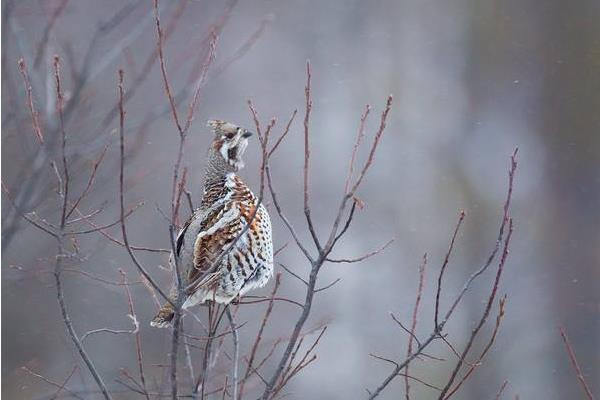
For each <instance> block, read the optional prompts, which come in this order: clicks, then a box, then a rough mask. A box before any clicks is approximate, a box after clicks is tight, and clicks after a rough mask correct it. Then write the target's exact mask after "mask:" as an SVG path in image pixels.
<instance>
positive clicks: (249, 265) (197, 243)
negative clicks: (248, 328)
mask: <svg viewBox="0 0 600 400" xmlns="http://www.w3.org/2000/svg"><path fill="white" fill-rule="evenodd" d="M209 126H210V127H212V129H213V130H214V133H215V137H214V140H213V143H212V145H211V149H210V151H209V157H208V165H207V169H206V177H205V182H204V194H203V197H202V202H201V204H200V207H199V208H198V210H196V212H194V214H193V215H192V216H191V217H190V218H189V219H188V220H187V222H186V223H185V225H184V226H183V228H182V229H181V231H180V232H179V235H178V237H177V247H176V251H177V255H178V257H179V260H180V265H181V267H182V271H186V274H185V279H184V284H185V285H186V287H187V286H189V287H190V288H189V290H188V291H187V292H186V294H185V295H186V299H185V301H184V303H183V308H189V307H191V306H194V305H196V304H198V303H203V302H204V301H207V300H209V301H215V302H217V303H223V304H228V303H229V302H231V301H232V300H233V299H234V298H236V297H237V296H238V295H240V296H241V295H244V294H245V293H247V292H248V291H250V290H252V289H254V288H257V287H262V286H264V285H266V284H267V282H268V281H269V278H270V277H271V276H272V275H273V244H272V241H271V221H270V218H269V214H268V212H267V210H266V208H265V207H264V206H263V205H262V204H261V205H260V206H258V210H256V207H257V205H258V199H257V198H256V196H254V194H253V193H252V191H251V190H250V189H249V188H248V186H246V184H245V183H244V182H243V181H242V180H241V179H240V178H239V177H238V176H237V175H236V172H237V171H239V170H240V169H241V168H243V166H244V164H243V162H242V158H241V157H242V155H243V153H244V151H245V149H246V146H247V144H248V137H249V136H250V135H251V134H250V133H249V132H248V131H247V130H245V129H243V128H239V127H237V126H235V125H234V124H231V123H228V122H224V121H209ZM255 210H256V211H255ZM248 224H250V226H249V228H248V229H247V230H246V231H245V232H244V233H243V234H242V236H241V237H240V238H239V240H238V241H237V242H235V245H234V247H233V248H232V249H231V251H229V252H228V253H227V254H226V255H225V256H224V257H222V259H221V261H220V262H219V264H218V265H213V264H214V263H215V261H216V260H217V258H219V256H220V255H221V254H222V253H223V252H224V251H225V250H226V249H228V248H229V247H230V246H231V245H232V243H234V241H235V239H236V238H237V237H238V236H239V235H240V233H241V232H242V231H243V230H244V229H245V227H246V226H247V225H248ZM175 293H176V291H175V292H173V291H172V294H175ZM172 318H173V308H172V306H171V305H170V304H169V303H167V304H166V305H164V306H163V307H162V308H161V310H160V311H159V313H158V314H157V315H156V317H154V319H153V320H152V322H151V323H150V324H151V325H152V326H156V327H165V326H168V325H169V323H170V321H171V319H172Z"/></svg>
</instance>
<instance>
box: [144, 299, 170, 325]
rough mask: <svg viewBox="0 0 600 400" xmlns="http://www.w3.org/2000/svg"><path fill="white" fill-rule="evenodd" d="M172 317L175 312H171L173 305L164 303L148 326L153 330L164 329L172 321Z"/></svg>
mask: <svg viewBox="0 0 600 400" xmlns="http://www.w3.org/2000/svg"><path fill="white" fill-rule="evenodd" d="M174 315H175V311H174V310H173V305H172V304H171V303H166V304H165V305H163V306H162V307H161V308H160V310H159V311H158V314H156V316H155V317H154V318H152V321H150V326H153V327H155V328H166V327H168V326H169V325H171V320H172V319H173V316H174Z"/></svg>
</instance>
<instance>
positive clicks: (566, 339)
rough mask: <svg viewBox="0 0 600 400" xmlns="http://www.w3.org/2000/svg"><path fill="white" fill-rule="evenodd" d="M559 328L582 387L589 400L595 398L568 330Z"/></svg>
mask: <svg viewBox="0 0 600 400" xmlns="http://www.w3.org/2000/svg"><path fill="white" fill-rule="evenodd" d="M558 330H559V332H560V336H561V337H562V339H563V342H565V348H566V349H567V354H569V360H571V365H572V366H573V370H574V371H575V373H576V374H577V379H578V380H579V383H581V387H582V389H583V391H584V392H585V396H586V397H587V398H588V400H594V395H593V394H592V390H591V389H590V387H589V386H588V384H587V382H586V381H585V377H584V376H583V372H582V371H581V367H579V363H578V362H577V357H576V356H575V351H574V350H573V346H572V345H571V341H570V340H569V337H568V336H567V332H566V331H565V328H564V327H562V326H560V327H559V328H558Z"/></svg>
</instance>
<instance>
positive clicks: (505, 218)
mask: <svg viewBox="0 0 600 400" xmlns="http://www.w3.org/2000/svg"><path fill="white" fill-rule="evenodd" d="M516 156H517V149H515V151H514V153H513V154H512V156H511V158H510V167H509V171H508V190H507V194H506V200H505V202H504V207H503V215H502V220H501V223H500V229H499V233H498V238H497V240H496V244H495V246H494V249H493V250H492V252H491V253H490V255H489V256H488V259H487V260H486V262H485V263H484V264H483V265H482V266H481V267H480V268H479V269H478V270H477V271H475V272H474V273H473V274H472V275H471V276H470V277H469V278H468V279H467V280H466V282H465V284H464V285H463V288H462V290H461V291H460V292H459V293H458V295H457V296H456V298H455V300H454V302H453V303H452V304H451V306H450V308H449V309H448V311H447V312H446V314H444V317H443V319H442V320H441V321H439V322H437V321H436V323H435V325H434V327H433V331H432V332H431V333H430V335H429V336H428V337H427V338H426V339H424V340H421V342H420V345H419V346H418V347H417V349H416V350H415V351H414V352H413V353H412V354H411V355H410V356H409V357H406V359H405V360H404V361H402V362H399V363H396V366H395V368H394V369H393V371H392V372H391V373H390V374H389V375H388V376H387V377H386V378H385V379H384V380H383V382H382V383H381V384H380V385H379V386H378V387H377V388H376V389H375V390H374V391H373V392H369V399H370V400H372V399H375V398H376V397H378V396H379V395H380V394H381V393H382V392H383V390H385V388H386V387H387V386H388V385H389V384H390V383H391V382H392V381H393V380H394V379H395V378H396V377H397V376H399V374H400V373H401V372H402V370H403V369H404V368H406V366H407V365H409V364H410V362H411V361H412V360H414V359H415V358H417V357H419V356H420V355H421V354H422V353H423V352H424V351H425V349H426V348H427V347H428V346H429V345H430V344H431V343H432V342H433V341H434V340H436V339H438V338H443V339H444V340H445V338H444V336H443V335H442V333H443V330H444V327H445V325H446V323H447V322H448V320H449V319H450V318H451V317H452V315H453V314H454V311H455V310H456V307H457V306H458V304H459V303H460V302H461V300H462V299H463V297H464V295H465V293H466V292H467V291H468V290H469V288H470V287H471V285H472V284H473V282H474V281H475V279H477V278H478V277H479V276H481V274H483V273H484V272H485V271H486V270H487V269H488V268H489V267H490V265H491V264H492V262H493V261H494V260H495V258H496V255H497V253H498V251H499V250H500V248H502V255H501V258H500V261H499V263H498V268H497V270H496V276H495V279H494V283H493V286H492V289H491V292H490V295H489V297H488V300H487V304H486V307H485V309H484V312H483V315H482V317H481V318H480V320H479V322H478V324H477V326H476V328H475V329H473V331H472V332H471V336H470V338H469V341H468V343H467V346H466V347H465V349H464V350H463V352H462V353H458V352H456V351H455V352H456V354H457V355H458V358H459V361H458V362H457V364H456V366H455V367H454V369H453V371H452V373H451V376H450V378H449V379H448V381H447V383H446V385H445V387H444V388H443V389H442V391H441V393H440V395H439V399H440V400H442V399H446V398H448V397H449V396H450V395H451V394H452V393H454V392H455V390H452V392H451V393H449V392H450V391H451V387H452V385H453V383H454V380H455V379H456V376H457V374H458V372H459V370H460V368H461V367H462V365H463V364H468V365H471V364H469V363H467V362H466V356H467V355H468V353H469V351H470V349H471V347H472V345H473V342H474V340H475V338H476V337H477V335H478V334H479V332H480V330H481V328H482V326H483V325H484V324H485V322H486V320H487V318H488V316H489V313H490V310H491V307H492V305H493V302H494V299H495V297H496V293H497V291H498V287H499V283H500V278H501V276H502V272H503V270H504V265H505V263H506V259H507V256H508V249H509V245H510V238H511V236H512V231H513V224H512V219H510V218H509V210H510V204H511V199H512V191H513V184H514V176H515V172H516V169H517V161H516ZM462 219H463V214H462V213H461V215H460V217H459V222H458V223H457V228H456V229H455V234H454V235H453V239H452V241H451V245H450V247H449V250H450V251H449V252H450V253H451V252H452V249H453V243H454V239H455V237H456V234H457V232H458V229H459V227H460V224H461V223H462ZM507 226H508V234H507V235H506V237H505V235H504V231H505V229H506V228H507ZM449 257H450V255H449V254H447V256H446V259H449ZM444 262H445V260H444ZM443 268H444V269H445V266H444V265H443ZM440 273H441V272H440ZM438 282H439V283H440V284H441V279H440V278H439V277H438ZM438 292H439V288H438V290H437V291H436V297H438V296H439V294H438ZM438 310H439V300H438V302H437V304H436V313H437V312H438ZM502 313H503V309H502V308H501V310H500V314H502ZM499 323H500V318H499V319H497V324H498V326H499ZM401 326H402V325H401ZM404 329H406V328H404ZM494 338H495V334H494V335H493V336H492V340H491V341H490V342H492V343H493V339H494ZM489 346H491V343H490V344H489ZM485 353H487V350H484V353H483V355H485ZM458 387H460V385H459V386H457V387H456V388H455V389H457V388H458Z"/></svg>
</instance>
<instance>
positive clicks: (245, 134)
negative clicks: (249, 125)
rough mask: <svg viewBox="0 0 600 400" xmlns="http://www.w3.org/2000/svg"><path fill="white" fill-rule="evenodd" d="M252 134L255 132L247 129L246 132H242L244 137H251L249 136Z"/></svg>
mask: <svg viewBox="0 0 600 400" xmlns="http://www.w3.org/2000/svg"><path fill="white" fill-rule="evenodd" d="M252 135H253V133H252V132H249V131H246V132H244V133H243V134H242V137H243V138H249V137H250V136H252Z"/></svg>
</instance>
